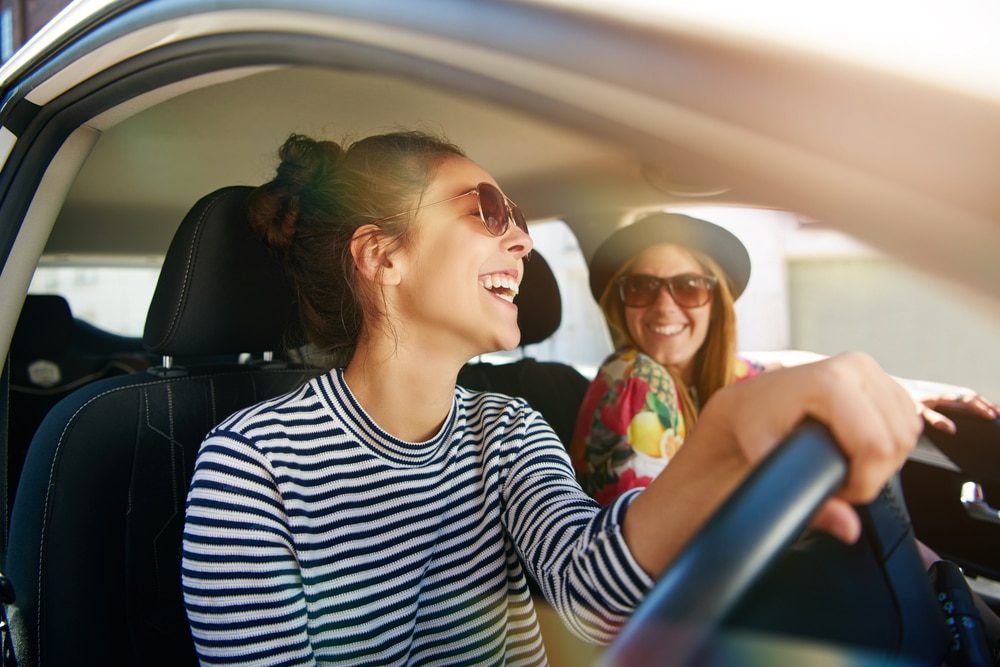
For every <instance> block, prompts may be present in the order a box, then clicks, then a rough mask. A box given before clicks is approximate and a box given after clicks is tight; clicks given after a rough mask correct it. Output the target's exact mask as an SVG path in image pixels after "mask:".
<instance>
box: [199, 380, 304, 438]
mask: <svg viewBox="0 0 1000 667" xmlns="http://www.w3.org/2000/svg"><path fill="white" fill-rule="evenodd" d="M314 382H315V380H310V381H309V382H306V383H304V384H302V385H301V386H299V387H297V388H296V389H293V390H292V391H290V392H287V393H285V394H282V395H280V396H275V397H273V398H269V399H267V400H264V401H260V402H259V403H255V404H254V405H251V406H249V407H246V408H243V409H241V410H237V411H236V412H234V413H233V414H231V415H229V416H228V417H226V418H225V419H224V420H222V421H221V422H219V424H218V425H217V426H215V428H213V429H212V430H211V431H210V432H209V434H208V437H212V436H214V435H218V434H223V433H225V434H227V435H229V436H230V437H234V438H238V439H247V440H257V439H261V438H264V439H266V438H267V436H268V435H276V434H280V433H287V432H288V430H289V429H291V428H292V427H294V426H295V425H300V424H302V423H303V422H304V421H307V420H310V419H317V418H319V417H320V416H321V415H322V414H323V411H322V406H321V402H320V400H319V396H318V395H317V393H316V391H315V388H314V387H313V386H312V385H313V384H314Z"/></svg>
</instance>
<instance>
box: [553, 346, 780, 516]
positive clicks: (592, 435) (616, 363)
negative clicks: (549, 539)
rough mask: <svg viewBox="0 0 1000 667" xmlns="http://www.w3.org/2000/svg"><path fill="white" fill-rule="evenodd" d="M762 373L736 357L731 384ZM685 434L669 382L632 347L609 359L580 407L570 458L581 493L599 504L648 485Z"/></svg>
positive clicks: (674, 389)
mask: <svg viewBox="0 0 1000 667" xmlns="http://www.w3.org/2000/svg"><path fill="white" fill-rule="evenodd" d="M762 372H763V368H762V367H760V366H757V365H755V364H753V363H752V362H750V361H747V360H746V359H743V358H738V359H737V363H736V379H737V380H743V379H746V378H749V377H753V376H755V375H759V374H760V373H762ZM686 434H687V429H686V426H685V424H684V417H683V415H682V413H681V403H680V397H679V396H678V394H677V387H676V386H675V384H674V379H673V377H671V375H670V373H669V372H667V369H665V368H664V367H663V366H661V365H660V364H659V363H657V362H656V361H655V360H653V359H652V358H651V357H648V356H646V355H645V354H643V353H642V352H639V351H638V350H636V349H635V348H625V349H623V350H619V351H618V352H616V353H614V354H612V355H611V356H610V357H608V358H607V359H606V360H605V361H604V363H603V364H602V365H601V368H600V370H598V372H597V377H596V378H595V379H594V381H593V382H591V383H590V387H589V388H588V389H587V393H586V395H585V396H584V398H583V405H582V406H581V407H580V414H579V417H578V418H577V422H576V431H575V433H574V436H573V442H572V444H571V446H570V456H571V458H572V459H573V466H574V468H575V469H576V474H577V478H578V479H579V480H580V484H581V486H583V489H584V491H586V492H587V493H589V494H590V495H591V496H593V497H594V498H595V499H596V500H597V502H599V503H600V504H601V505H608V504H610V503H611V502H612V501H614V499H615V498H617V497H618V496H620V495H621V494H623V493H624V492H626V491H628V490H629V489H634V488H638V487H645V486H648V485H649V483H650V482H652V481H653V478H654V477H656V476H657V475H658V474H659V473H660V471H661V470H663V469H664V468H665V467H666V466H667V463H669V462H670V459H671V458H673V456H674V455H675V454H676V453H677V450H678V449H680V447H681V445H682V444H684V437H685V435H686Z"/></svg>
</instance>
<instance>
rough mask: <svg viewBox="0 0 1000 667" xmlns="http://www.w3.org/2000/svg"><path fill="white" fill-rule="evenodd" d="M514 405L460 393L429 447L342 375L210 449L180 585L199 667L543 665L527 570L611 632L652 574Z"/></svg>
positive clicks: (281, 400)
mask: <svg viewBox="0 0 1000 667" xmlns="http://www.w3.org/2000/svg"><path fill="white" fill-rule="evenodd" d="M633 497H634V494H626V495H625V496H622V497H621V498H620V499H619V500H618V501H616V502H615V503H614V504H612V505H611V506H609V507H607V508H605V509H601V508H600V507H599V506H598V505H597V504H596V503H595V502H594V501H593V500H591V499H590V498H589V497H587V496H586V494H584V493H583V491H582V490H581V489H580V487H579V486H578V484H577V483H576V481H575V479H574V475H573V470H572V468H571V467H570V464H569V460H568V457H567V456H566V453H565V450H564V448H563V446H562V445H561V443H560V442H559V440H558V438H557V437H556V435H555V434H554V433H553V431H552V429H551V428H550V427H549V425H548V424H547V423H546V422H545V421H544V419H542V417H541V416H540V415H539V414H538V413H537V412H535V411H534V410H532V409H531V408H530V407H528V405H527V404H526V403H525V402H524V401H523V400H520V399H513V398H510V397H507V396H503V395H501V394H490V393H479V392H473V391H469V390H466V389H464V388H461V387H456V389H455V398H454V400H453V403H452V407H451V410H450V412H449V414H448V417H447V419H446V420H445V423H444V424H443V426H442V427H441V429H440V431H439V432H438V433H437V434H436V435H435V436H434V437H433V438H431V439H430V440H428V441H426V442H421V443H411V442H405V441H402V440H399V439H397V438H394V437H393V436H391V435H389V434H388V433H386V432H385V431H383V430H381V429H380V428H379V427H378V426H377V425H376V424H375V423H374V422H373V421H372V420H371V418H370V417H368V416H367V414H366V413H365V412H364V410H363V409H362V408H361V406H360V405H359V404H358V403H357V401H356V399H355V398H354V396H353V395H352V394H351V392H350V389H349V388H348V386H347V383H346V382H345V381H344V378H343V373H342V371H341V370H339V369H337V370H334V371H332V372H330V373H328V374H326V375H322V376H320V377H318V378H315V379H313V380H311V381H309V382H308V383H306V384H304V385H303V386H302V387H300V388H298V389H296V390H295V391H293V392H291V393H289V394H286V395H284V396H281V397H278V398H275V399H272V400H269V401H265V402H263V403H260V404H258V405H256V406H253V407H251V408H248V409H246V410H243V411H240V412H237V413H236V414H234V415H232V416H231V417H229V418H228V419H226V420H225V421H224V422H222V423H221V424H220V425H219V426H217V427H216V428H215V429H213V431H212V432H211V433H210V434H209V435H208V437H207V438H206V439H205V442H204V443H203V444H202V446H201V449H200V451H199V454H198V460H197V463H196V465H195V472H194V477H193V479H192V484H191V488H190V492H189V494H188V502H187V517H186V522H185V526H184V542H183V552H184V553H183V565H182V575H183V586H184V601H185V605H186V607H187V615H188V620H189V622H190V625H191V630H192V633H193V636H194V640H195V645H196V648H197V650H198V654H199V657H200V659H201V661H202V664H206V665H215V664H227V665H232V664H243V665H268V666H270V665H277V664H282V665H313V664H329V665H359V664H373V665H458V664H476V665H484V664H485V665H489V664H495V665H522V664H523V665H535V664H545V662H546V658H545V651H544V648H543V646H542V641H541V637H540V633H539V630H538V623H537V619H536V617H535V611H534V608H533V605H532V601H531V595H530V593H529V591H528V585H527V580H526V578H525V572H524V570H523V569H522V563H524V564H525V566H526V567H527V569H528V570H529V572H530V574H531V576H533V577H534V578H535V580H536V581H537V582H538V584H539V587H540V588H541V589H542V591H543V593H544V595H545V597H546V598H547V599H548V600H549V601H550V602H551V603H552V604H553V606H555V608H556V609H557V610H558V611H559V613H560V615H561V616H562V617H563V619H564V620H565V621H566V623H567V624H568V625H569V627H570V628H571V629H572V630H573V631H575V632H576V633H577V634H580V635H582V636H584V637H586V638H589V639H591V640H594V641H608V640H610V639H611V638H612V637H613V635H614V633H615V632H616V631H617V629H618V628H619V627H620V626H621V624H622V623H623V622H624V621H625V620H626V619H627V618H628V616H629V614H630V613H631V611H632V610H633V609H634V608H635V606H636V605H637V604H638V602H639V601H640V600H641V598H642V596H643V595H644V594H645V593H646V592H647V591H648V590H649V588H650V586H651V585H652V580H651V579H650V578H649V577H648V575H646V574H645V573H644V572H643V571H642V569H641V568H640V567H639V566H638V565H637V564H636V562H635V561H634V559H633V558H632V555H631V554H630V553H629V551H628V549H627V548H626V546H625V542H624V539H623V537H622V534H621V521H622V519H623V517H624V513H625V510H626V509H627V507H628V504H629V503H630V502H631V500H632V498H633Z"/></svg>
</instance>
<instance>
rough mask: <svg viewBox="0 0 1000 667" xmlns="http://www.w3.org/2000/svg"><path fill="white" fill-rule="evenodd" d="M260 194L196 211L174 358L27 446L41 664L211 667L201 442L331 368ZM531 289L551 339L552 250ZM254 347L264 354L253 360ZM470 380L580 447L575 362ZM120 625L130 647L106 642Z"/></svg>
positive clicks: (520, 367)
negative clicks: (254, 210)
mask: <svg viewBox="0 0 1000 667" xmlns="http://www.w3.org/2000/svg"><path fill="white" fill-rule="evenodd" d="M251 190H252V188H251V187H249V186H233V187H226V188H221V189H219V190H216V191H214V192H212V193H211V194H209V195H207V196H205V197H203V198H202V199H201V200H199V201H198V202H197V203H196V204H195V205H194V207H193V208H192V209H191V211H190V212H189V213H188V214H187V216H185V218H184V220H183V221H182V222H181V225H180V227H179V228H178V230H177V233H176V235H175V237H174V239H173V241H172V242H171V245H170V248H169V249H168V250H167V254H166V257H165V259H164V265H163V269H162V271H161V273H160V279H159V281H158V283H157V286H156V291H155V293H154V295H153V300H152V302H151V304H150V308H149V313H148V315H147V319H146V327H145V331H144V333H143V343H144V345H145V349H147V350H149V351H150V352H151V353H154V354H156V355H159V356H160V357H161V362H160V363H159V364H157V365H153V366H151V367H149V368H147V369H135V370H134V372H131V373H129V374H122V375H120V376H118V377H112V378H106V377H101V376H99V375H98V374H96V373H94V374H92V377H88V378H86V380H89V382H88V381H77V383H76V385H77V388H78V389H79V390H78V391H74V392H72V395H71V396H69V397H68V398H66V400H62V401H60V402H58V404H57V405H56V406H55V407H54V408H53V409H51V410H49V412H48V414H47V415H46V416H45V418H44V420H43V421H42V423H41V425H40V426H39V428H38V429H37V432H35V433H34V436H33V438H32V440H31V443H30V447H29V448H27V461H26V463H25V468H24V472H23V474H22V475H21V480H22V481H21V489H22V490H21V492H20V496H19V499H18V500H17V501H16V502H15V503H14V505H13V513H12V517H11V531H10V537H9V549H8V551H7V560H6V569H5V573H6V574H7V576H8V577H9V578H10V580H11V582H13V585H14V588H15V590H16V591H17V603H16V607H15V609H16V612H15V617H16V618H18V621H19V622H23V625H22V626H21V627H22V629H23V631H24V632H27V633H30V637H29V638H28V643H29V645H30V646H31V647H32V651H33V655H32V659H33V660H35V661H37V662H39V663H41V662H45V663H51V664H68V663H71V662H72V661H73V659H74V657H75V656H79V655H81V654H87V655H89V656H90V658H91V659H92V660H95V661H96V662H95V664H97V663H100V664H121V663H123V662H127V661H129V660H135V661H137V662H138V664H145V665H183V664H197V661H196V658H195V656H194V653H193V644H192V643H191V639H190V632H189V630H188V624H187V619H186V617H185V615H184V607H183V603H182V598H181V590H180V560H179V553H180V540H181V528H182V525H183V517H184V498H185V496H186V493H187V487H188V483H189V480H190V477H191V472H192V469H193V466H194V461H195V455H196V454H197V451H198V446H199V445H200V444H201V441H202V440H203V439H204V436H205V434H206V433H207V432H208V431H209V430H210V429H211V428H212V426H214V425H215V424H216V423H218V422H219V421H221V420H222V419H223V418H224V417H225V416H227V415H229V414H231V413H233V412H235V411H236V410H238V409H241V408H244V407H247V406H249V405H252V404H254V403H257V402H259V401H261V400H263V399H266V398H270V397H274V396H277V395H279V394H281V393H284V392H287V391H289V390H291V389H292V388H294V387H296V386H298V385H299V384H300V383H301V382H303V381H304V380H305V379H307V378H309V377H312V376H313V375H315V374H317V373H319V372H323V371H324V370H325V368H322V367H319V366H316V365H311V364H302V363H295V362H293V361H291V360H290V359H293V358H296V357H297V358H302V357H303V356H304V357H306V358H308V357H309V353H308V352H305V353H303V351H302V350H301V346H302V343H303V341H302V340H301V335H298V336H297V335H296V333H295V332H296V318H295V313H294V308H293V303H294V297H293V295H292V292H291V291H290V288H289V286H288V283H287V279H286V278H285V276H284V273H283V271H282V269H281V266H280V264H279V263H278V262H277V261H276V260H275V259H274V258H273V257H272V256H271V254H270V252H269V251H268V249H267V248H266V247H265V246H264V244H263V243H262V242H261V241H260V240H259V239H258V238H256V237H255V236H254V235H253V233H252V231H251V229H250V227H249V225H247V224H246V213H245V208H244V204H245V200H246V197H247V195H248V194H249V193H250V192H251ZM522 286H523V287H524V288H525V289H526V290H527V291H528V293H529V294H531V297H530V298H527V299H525V301H524V302H522V304H521V306H520V308H519V315H518V316H519V321H523V323H524V324H523V331H524V341H523V342H524V343H525V344H527V343H532V342H540V341H541V340H544V339H545V338H547V337H548V336H549V335H551V334H552V333H553V332H554V331H555V329H556V328H558V326H559V320H560V317H559V310H560V300H559V288H558V285H557V284H556V281H555V277H554V276H553V274H552V272H551V270H550V269H549V267H548V265H547V264H546V262H545V259H544V258H543V257H542V256H541V255H540V254H538V253H535V255H534V256H533V257H532V258H531V260H530V262H529V263H528V268H527V270H526V272H525V277H524V280H523V281H522ZM56 300H57V299H55V298H52V299H45V300H44V301H56ZM62 303H64V302H62ZM67 312H68V311H67ZM245 353H250V354H252V355H253V358H252V359H251V360H249V361H246V360H244V361H242V363H239V362H237V361H236V359H237V357H239V355H240V354H245ZM227 356H228V357H230V358H231V360H230V361H229V362H228V363H226V362H225V361H220V360H222V359H224V358H225V357H227ZM206 360H207V361H206ZM460 378H461V382H462V384H463V386H467V387H469V388H473V389H480V390H484V391H501V392H506V393H509V394H511V395H516V396H523V397H524V398H525V399H526V400H528V401H529V403H530V404H532V405H533V406H534V407H536V409H538V410H539V411H540V412H542V413H543V414H547V416H548V418H549V419H550V422H551V423H552V424H553V426H554V428H556V430H557V432H558V433H559V434H560V435H561V437H563V438H564V439H565V441H566V442H567V443H568V439H569V437H570V436H571V433H572V428H573V424H574V422H575V416H576V406H577V405H578V403H579V401H580V400H582V396H583V392H584V391H585V390H586V387H587V380H586V379H585V378H584V377H583V376H582V375H581V374H580V373H579V372H578V371H576V370H575V369H573V368H572V367H571V366H568V365H564V364H559V363H555V362H546V363H542V362H537V361H535V360H533V359H530V358H523V359H520V360H517V361H514V362H510V363H506V364H495V363H488V362H477V363H471V364H469V365H467V366H466V368H464V369H463V370H462V372H461V374H460ZM67 393H69V392H67ZM554 397H559V398H560V399H561V400H559V401H555V400H553V398H554ZM573 401H576V403H573ZM116 416H117V417H116ZM95 443H100V447H99V450H100V451H95ZM121 573H125V576H124V577H123V576H121ZM105 633H111V634H112V635H113V636H118V637H128V638H129V642H127V643H126V642H121V643H116V642H99V643H96V644H95V642H94V637H96V636H100V635H102V634H105Z"/></svg>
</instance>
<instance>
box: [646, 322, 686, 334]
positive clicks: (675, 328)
mask: <svg viewBox="0 0 1000 667" xmlns="http://www.w3.org/2000/svg"><path fill="white" fill-rule="evenodd" d="M683 329H684V325H683V324H668V325H667V326H665V327H653V331H655V332H656V333H658V334H662V335H664V336H673V335H674V334H678V333H680V332H681V331H682V330H683Z"/></svg>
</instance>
